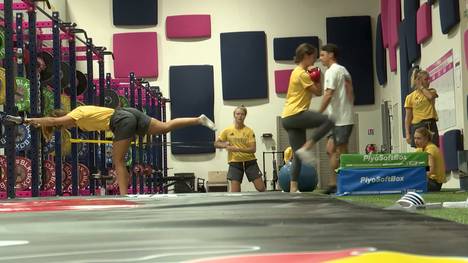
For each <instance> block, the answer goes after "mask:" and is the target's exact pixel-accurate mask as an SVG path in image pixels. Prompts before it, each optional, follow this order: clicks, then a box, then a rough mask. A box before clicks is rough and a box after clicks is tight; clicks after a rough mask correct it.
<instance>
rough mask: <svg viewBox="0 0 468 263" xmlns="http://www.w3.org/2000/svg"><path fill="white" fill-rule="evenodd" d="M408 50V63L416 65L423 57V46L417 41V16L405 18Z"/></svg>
mask: <svg viewBox="0 0 468 263" xmlns="http://www.w3.org/2000/svg"><path fill="white" fill-rule="evenodd" d="M405 20H406V22H405V24H406V25H405V32H406V48H407V51H408V62H409V63H410V64H411V63H414V62H415V61H416V60H418V59H419V58H420V57H421V45H419V44H418V41H417V39H416V38H417V36H416V35H417V33H416V32H417V27H416V20H417V19H416V14H412V15H410V16H408V17H406V18H405Z"/></svg>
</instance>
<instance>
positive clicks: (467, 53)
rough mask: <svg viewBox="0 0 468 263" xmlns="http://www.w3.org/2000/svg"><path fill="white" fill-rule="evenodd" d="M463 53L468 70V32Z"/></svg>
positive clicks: (464, 35) (464, 34)
mask: <svg viewBox="0 0 468 263" xmlns="http://www.w3.org/2000/svg"><path fill="white" fill-rule="evenodd" d="M463 51H464V53H465V64H466V67H467V68H468V30H466V31H465V33H463ZM467 105H468V104H467Z"/></svg>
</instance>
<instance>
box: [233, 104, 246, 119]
mask: <svg viewBox="0 0 468 263" xmlns="http://www.w3.org/2000/svg"><path fill="white" fill-rule="evenodd" d="M237 110H241V111H243V112H244V114H245V115H246V116H247V108H246V107H245V106H244V104H241V105H240V106H237V107H236V108H235V109H234V111H233V114H236V111H237Z"/></svg>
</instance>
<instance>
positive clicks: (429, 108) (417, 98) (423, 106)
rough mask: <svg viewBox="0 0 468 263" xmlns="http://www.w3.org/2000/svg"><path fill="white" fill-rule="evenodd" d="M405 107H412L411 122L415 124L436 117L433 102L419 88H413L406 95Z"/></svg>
mask: <svg viewBox="0 0 468 263" xmlns="http://www.w3.org/2000/svg"><path fill="white" fill-rule="evenodd" d="M430 90H434V89H430ZM405 108H411V109H413V120H412V121H411V123H412V124H417V123H419V122H421V121H422V120H427V119H435V120H437V119H438V117H437V111H436V109H435V105H434V102H433V101H431V100H429V99H428V98H427V97H426V96H424V94H423V93H422V91H420V90H415V91H413V92H411V93H410V94H409V95H408V96H406V99H405Z"/></svg>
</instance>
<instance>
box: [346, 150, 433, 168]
mask: <svg viewBox="0 0 468 263" xmlns="http://www.w3.org/2000/svg"><path fill="white" fill-rule="evenodd" d="M427 165H428V164H427V153H425V152H417V153H389V154H342V155H341V157H340V169H346V168H402V167H421V166H427Z"/></svg>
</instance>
